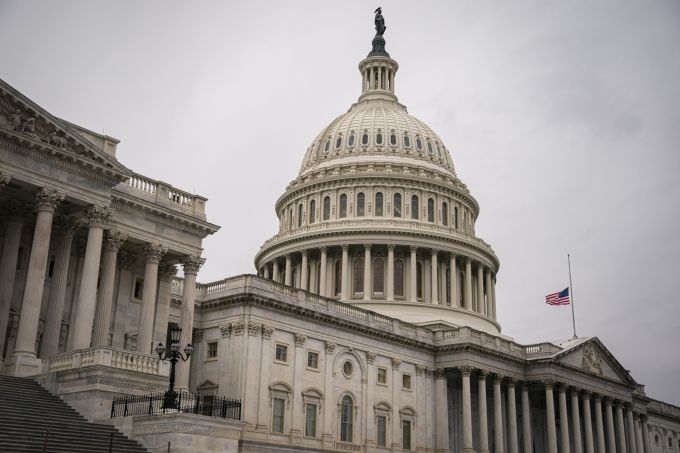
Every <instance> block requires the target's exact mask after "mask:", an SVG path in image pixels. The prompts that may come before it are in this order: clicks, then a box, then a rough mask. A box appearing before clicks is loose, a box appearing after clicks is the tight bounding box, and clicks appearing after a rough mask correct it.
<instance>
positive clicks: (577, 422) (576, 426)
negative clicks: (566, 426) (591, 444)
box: [571, 388, 585, 453]
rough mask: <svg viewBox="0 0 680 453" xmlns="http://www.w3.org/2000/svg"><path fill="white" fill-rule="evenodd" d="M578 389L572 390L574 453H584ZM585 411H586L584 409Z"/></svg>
mask: <svg viewBox="0 0 680 453" xmlns="http://www.w3.org/2000/svg"><path fill="white" fill-rule="evenodd" d="M578 406H579V404H578V389H575V388H572V389H571V421H572V425H571V426H572V429H573V430H574V453H583V447H582V445H581V418H580V414H579V408H578ZM584 410H585V409H584Z"/></svg>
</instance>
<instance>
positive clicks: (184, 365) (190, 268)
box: [176, 255, 205, 390]
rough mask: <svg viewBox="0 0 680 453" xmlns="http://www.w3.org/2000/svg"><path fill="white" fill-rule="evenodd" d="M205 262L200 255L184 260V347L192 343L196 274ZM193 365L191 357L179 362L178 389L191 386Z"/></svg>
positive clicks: (182, 337)
mask: <svg viewBox="0 0 680 453" xmlns="http://www.w3.org/2000/svg"><path fill="white" fill-rule="evenodd" d="M203 263H205V259H204V258H201V257H199V256H191V255H187V256H185V257H184V258H183V260H182V267H183V268H184V293H183V294H182V313H181V318H180V319H181V321H180V327H181V329H182V335H181V337H180V341H179V345H180V348H181V349H184V348H185V347H186V345H188V344H190V343H191V341H192V340H191V339H192V336H193V335H192V334H193V330H194V304H195V303H196V300H195V299H196V274H197V273H198V270H199V269H200V268H201V266H202V265H203ZM190 366H191V359H189V360H187V361H186V362H182V361H181V360H180V361H179V363H177V385H176V387H177V389H178V390H187V389H188V388H189V367H190Z"/></svg>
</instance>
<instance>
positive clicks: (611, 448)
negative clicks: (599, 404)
mask: <svg viewBox="0 0 680 453" xmlns="http://www.w3.org/2000/svg"><path fill="white" fill-rule="evenodd" d="M604 408H605V414H606V416H607V453H616V438H615V433H614V414H613V413H612V400H611V399H610V398H605V400H604Z"/></svg>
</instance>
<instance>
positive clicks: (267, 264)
mask: <svg viewBox="0 0 680 453" xmlns="http://www.w3.org/2000/svg"><path fill="white" fill-rule="evenodd" d="M262 276H263V277H264V278H266V279H269V263H266V264H265V265H264V273H263V275H262Z"/></svg>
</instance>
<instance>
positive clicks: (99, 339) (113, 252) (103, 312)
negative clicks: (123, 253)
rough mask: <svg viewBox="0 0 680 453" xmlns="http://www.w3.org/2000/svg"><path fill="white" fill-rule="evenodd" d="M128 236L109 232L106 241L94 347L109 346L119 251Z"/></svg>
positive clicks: (95, 319) (96, 311)
mask: <svg viewBox="0 0 680 453" xmlns="http://www.w3.org/2000/svg"><path fill="white" fill-rule="evenodd" d="M125 239H126V236H125V235H123V234H121V233H120V232H117V231H109V232H108V234H107V235H106V239H105V241H104V256H103V259H102V274H101V278H100V281H99V296H98V298H97V309H96V310H95V314H94V330H93V334H92V346H94V347H97V346H108V344H109V327H110V325H111V308H112V307H113V287H114V283H115V281H116V264H117V262H118V250H120V248H121V247H122V246H123V242H125Z"/></svg>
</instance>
